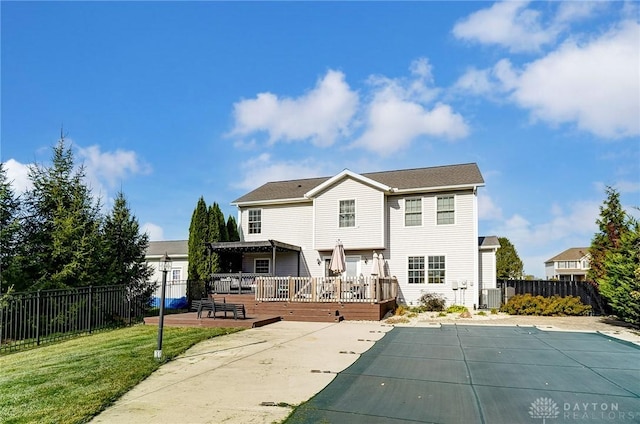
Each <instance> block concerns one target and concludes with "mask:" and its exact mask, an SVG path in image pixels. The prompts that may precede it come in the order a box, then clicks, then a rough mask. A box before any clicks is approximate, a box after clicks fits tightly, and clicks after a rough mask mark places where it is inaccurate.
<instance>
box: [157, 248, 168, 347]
mask: <svg viewBox="0 0 640 424" xmlns="http://www.w3.org/2000/svg"><path fill="white" fill-rule="evenodd" d="M159 269H160V271H161V272H162V288H161V289H160V315H159V317H158V349H157V350H155V351H154V352H153V357H154V358H156V359H162V331H163V329H164V291H165V288H166V286H167V272H169V270H171V258H170V257H169V255H167V253H166V252H165V253H164V256H163V257H162V258H160V266H159Z"/></svg>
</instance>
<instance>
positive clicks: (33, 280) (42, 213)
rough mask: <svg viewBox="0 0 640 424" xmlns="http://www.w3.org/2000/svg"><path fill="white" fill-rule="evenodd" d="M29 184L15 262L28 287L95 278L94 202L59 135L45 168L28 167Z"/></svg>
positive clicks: (76, 284) (63, 284)
mask: <svg viewBox="0 0 640 424" xmlns="http://www.w3.org/2000/svg"><path fill="white" fill-rule="evenodd" d="M29 178H30V179H31V182H32V183H33V189H32V190H30V191H28V192H27V193H26V194H25V202H24V206H25V216H24V225H23V229H24V230H25V231H24V239H23V243H22V246H21V254H20V258H21V267H22V270H23V271H24V272H25V278H26V280H25V281H28V285H29V287H25V288H28V289H32V290H37V289H46V288H69V287H82V286H88V285H96V284H99V283H100V276H101V273H99V271H100V270H99V266H98V264H99V259H100V257H101V252H100V247H101V244H100V225H101V216H100V213H99V211H100V203H99V202H98V201H94V199H93V197H92V195H91V190H90V189H89V188H88V187H87V185H86V184H85V182H84V180H85V172H84V167H82V166H80V167H79V168H77V169H76V166H75V163H74V158H73V154H72V152H71V148H70V147H69V146H67V145H66V143H65V140H64V137H61V139H60V141H59V142H58V144H57V146H56V147H55V148H54V149H53V157H52V164H51V166H50V167H45V166H40V165H34V166H32V167H31V168H30V169H29Z"/></svg>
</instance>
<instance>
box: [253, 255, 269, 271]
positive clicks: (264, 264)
mask: <svg viewBox="0 0 640 424" xmlns="http://www.w3.org/2000/svg"><path fill="white" fill-rule="evenodd" d="M269 262H270V261H269V259H256V262H255V270H256V271H255V272H256V274H268V273H269Z"/></svg>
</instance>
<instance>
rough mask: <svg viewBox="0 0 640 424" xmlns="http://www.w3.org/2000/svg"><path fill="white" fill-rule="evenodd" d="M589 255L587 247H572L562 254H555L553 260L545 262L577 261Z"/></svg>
mask: <svg viewBox="0 0 640 424" xmlns="http://www.w3.org/2000/svg"><path fill="white" fill-rule="evenodd" d="M588 253H589V248H588V247H572V248H569V249H567V250H565V251H564V252H562V253H559V254H557V255H556V256H554V257H553V258H551V259H549V260H547V261H546V262H545V264H546V263H548V262H557V261H578V260H580V259H582V258H583V257H584V256H585V255H587V254H588Z"/></svg>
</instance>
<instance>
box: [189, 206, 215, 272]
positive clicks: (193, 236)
mask: <svg viewBox="0 0 640 424" xmlns="http://www.w3.org/2000/svg"><path fill="white" fill-rule="evenodd" d="M209 237H210V234H209V212H208V210H207V204H206V203H205V201H204V198H203V197H200V199H199V200H198V203H197V204H196V208H195V210H194V211H193V214H192V215H191V224H190V225H189V241H188V250H189V267H188V274H189V280H191V281H202V280H207V279H208V278H209V274H210V273H211V268H210V267H209V265H208V251H207V247H206V243H207V242H208V241H210V240H209Z"/></svg>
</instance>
